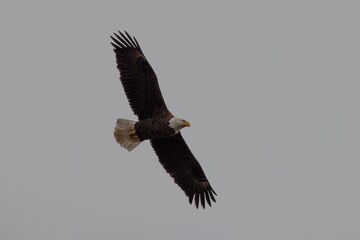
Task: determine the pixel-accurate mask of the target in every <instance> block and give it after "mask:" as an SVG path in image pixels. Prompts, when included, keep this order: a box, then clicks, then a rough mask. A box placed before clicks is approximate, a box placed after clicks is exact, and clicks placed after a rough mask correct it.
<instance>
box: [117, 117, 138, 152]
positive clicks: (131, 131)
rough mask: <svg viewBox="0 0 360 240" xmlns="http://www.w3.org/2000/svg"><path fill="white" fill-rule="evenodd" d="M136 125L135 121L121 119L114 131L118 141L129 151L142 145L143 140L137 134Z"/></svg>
mask: <svg viewBox="0 0 360 240" xmlns="http://www.w3.org/2000/svg"><path fill="white" fill-rule="evenodd" d="M135 123H136V122H135V121H131V120H127V119H122V118H119V119H118V120H117V121H116V126H115V129H114V137H115V139H116V141H117V142H118V143H119V144H120V145H121V146H122V147H124V148H126V149H127V150H129V151H131V150H133V149H134V148H136V147H137V145H139V144H140V143H141V140H140V139H139V137H138V136H137V135H136V133H135Z"/></svg>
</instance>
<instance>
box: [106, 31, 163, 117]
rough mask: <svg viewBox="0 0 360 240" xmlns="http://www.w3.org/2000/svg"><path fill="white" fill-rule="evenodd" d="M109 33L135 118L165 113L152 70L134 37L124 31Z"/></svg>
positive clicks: (121, 78)
mask: <svg viewBox="0 0 360 240" xmlns="http://www.w3.org/2000/svg"><path fill="white" fill-rule="evenodd" d="M125 34H126V36H125V35H124V34H123V33H121V32H119V35H118V34H116V33H114V35H115V37H116V38H115V37H112V36H111V39H112V40H113V42H112V43H111V45H112V46H113V47H114V52H115V55H116V62H117V67H118V69H119V70H120V80H121V82H122V85H123V87H124V90H125V93H126V96H127V98H128V100H129V103H130V106H131V108H132V110H133V112H134V113H135V114H136V115H137V116H138V117H139V120H143V119H146V118H150V117H154V116H157V115H160V114H163V113H164V112H168V110H167V107H166V105H165V102H164V99H163V97H162V94H161V91H160V88H159V83H158V80H157V77H156V74H155V72H154V71H153V69H152V68H151V66H150V64H149V62H148V61H147V60H146V58H145V56H144V54H143V53H142V51H141V48H140V46H139V44H138V42H137V41H136V39H135V38H131V37H130V35H129V34H128V33H127V32H125Z"/></svg>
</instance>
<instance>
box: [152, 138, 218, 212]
mask: <svg viewBox="0 0 360 240" xmlns="http://www.w3.org/2000/svg"><path fill="white" fill-rule="evenodd" d="M151 145H152V147H153V148H154V150H155V152H156V155H157V156H158V157H159V160H160V162H161V164H162V165H163V167H164V168H165V170H166V172H168V173H169V174H170V176H171V177H173V178H174V181H175V183H177V184H178V185H179V186H180V187H181V189H182V190H184V192H185V194H186V196H188V197H189V202H190V204H191V203H192V201H193V198H194V196H195V206H196V207H198V206H199V200H200V202H201V205H202V206H203V208H205V200H206V201H207V203H208V204H209V206H211V200H212V201H214V202H216V201H215V197H214V194H215V195H216V193H215V191H214V190H213V189H212V187H211V185H210V183H209V181H208V180H207V178H206V176H205V173H204V171H203V170H202V168H201V166H200V164H199V162H198V161H197V160H196V159H195V157H194V155H193V154H192V153H191V151H190V149H189V147H188V146H187V144H186V142H185V141H184V139H183V137H182V136H181V134H180V133H178V134H176V135H174V136H172V137H169V138H161V139H154V140H151Z"/></svg>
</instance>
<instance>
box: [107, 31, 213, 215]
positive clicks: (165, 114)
mask: <svg viewBox="0 0 360 240" xmlns="http://www.w3.org/2000/svg"><path fill="white" fill-rule="evenodd" d="M111 39H112V40H113V42H112V43H111V45H112V46H113V47H114V52H115V56H116V63H117V68H118V69H119V71H120V80H121V83H122V85H123V87H124V90H125V94H126V96H127V98H128V100H129V103H130V106H131V108H132V110H133V112H134V114H135V115H137V116H138V121H131V120H127V119H118V120H117V122H116V126H115V130H114V136H115V139H116V141H117V142H118V143H119V144H120V145H121V146H122V147H124V148H126V149H127V150H129V151H131V150H133V149H134V148H135V147H136V146H138V145H139V144H140V143H141V142H142V141H144V140H150V142H151V145H152V147H153V149H154V151H155V153H156V155H157V156H158V158H159V160H160V163H161V164H162V166H163V167H164V169H165V170H166V172H167V173H169V174H170V176H171V177H173V178H174V181H175V183H177V184H178V185H179V186H180V188H181V189H182V190H183V191H184V192H185V194H186V196H188V197H189V202H190V204H191V203H192V201H193V199H194V198H195V206H196V207H198V206H199V202H200V203H201V205H202V207H203V208H205V201H206V202H207V203H208V204H209V206H211V201H213V202H216V201H215V197H214V195H216V193H215V191H214V190H213V189H212V187H211V185H210V183H209V181H208V180H207V178H206V176H205V173H204V171H203V170H202V168H201V166H200V164H199V162H198V161H197V160H196V158H195V157H194V155H193V154H192V153H191V151H190V149H189V147H188V146H187V144H186V143H185V141H184V139H183V137H182V136H181V133H180V130H181V129H182V128H184V127H189V126H190V123H189V122H188V121H186V120H184V119H181V118H177V117H175V116H174V115H173V114H172V113H171V112H170V111H169V110H168V109H167V107H166V104H165V101H164V99H163V97H162V94H161V91H160V88H159V83H158V80H157V77H156V74H155V72H154V71H153V69H152V68H151V66H150V64H149V62H148V61H147V60H146V58H145V56H144V54H143V52H142V50H141V48H140V46H139V43H138V42H137V40H136V39H135V37H133V38H132V37H131V36H130V35H129V34H128V33H127V32H125V34H123V33H121V32H120V31H119V34H116V33H114V37H113V36H111Z"/></svg>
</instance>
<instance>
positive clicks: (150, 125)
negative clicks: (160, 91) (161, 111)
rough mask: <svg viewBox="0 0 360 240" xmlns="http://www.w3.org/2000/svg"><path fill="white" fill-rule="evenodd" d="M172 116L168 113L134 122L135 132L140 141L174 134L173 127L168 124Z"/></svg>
mask: <svg viewBox="0 0 360 240" xmlns="http://www.w3.org/2000/svg"><path fill="white" fill-rule="evenodd" d="M172 117H173V115H172V114H171V113H170V114H165V115H164V116H157V117H153V118H148V119H145V120H140V121H138V122H136V123H135V133H136V135H137V136H138V137H139V139H140V140H141V141H144V140H148V139H157V138H167V137H170V136H172V135H174V134H175V131H174V129H173V128H171V127H170V126H169V120H170V119H171V118H172Z"/></svg>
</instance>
